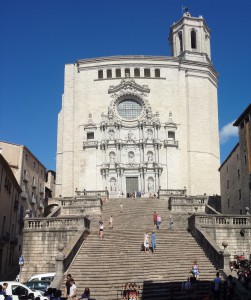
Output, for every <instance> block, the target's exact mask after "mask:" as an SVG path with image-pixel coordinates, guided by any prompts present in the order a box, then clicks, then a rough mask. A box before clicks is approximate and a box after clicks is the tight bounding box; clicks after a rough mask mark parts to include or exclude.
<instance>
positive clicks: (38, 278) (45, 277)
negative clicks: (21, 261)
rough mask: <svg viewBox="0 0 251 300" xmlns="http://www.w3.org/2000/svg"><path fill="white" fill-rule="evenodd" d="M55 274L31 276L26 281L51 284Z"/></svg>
mask: <svg viewBox="0 0 251 300" xmlns="http://www.w3.org/2000/svg"><path fill="white" fill-rule="evenodd" d="M54 276H55V273H44V274H36V275H33V276H32V277H31V278H30V279H29V280H28V281H41V280H45V281H50V282H52V281H53V279H54Z"/></svg>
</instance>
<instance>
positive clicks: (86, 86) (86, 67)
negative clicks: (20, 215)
mask: <svg viewBox="0 0 251 300" xmlns="http://www.w3.org/2000/svg"><path fill="white" fill-rule="evenodd" d="M210 38H211V32H210V29H209V28H208V26H207V24H206V21H205V20H204V19H203V17H202V16H200V17H198V18H197V17H192V16H191V15H190V13H189V12H186V13H185V14H184V15H183V17H182V18H181V19H180V20H179V21H178V22H176V23H174V24H173V25H172V26H171V28H170V36H169V40H170V47H171V50H172V56H170V57H166V56H144V55H133V56H112V57H98V58H93V59H81V60H78V61H76V63H73V64H68V65H66V66H65V83H64V94H63V97H62V109H61V111H60V113H59V115H58V138H57V170H56V173H57V179H56V196H62V197H72V196H73V195H74V192H75V190H76V189H78V190H83V189H88V190H104V189H107V190H108V191H109V193H110V196H111V197H116V196H117V195H118V194H119V193H122V192H123V193H124V194H129V193H130V192H134V191H144V193H145V194H147V195H148V194H149V193H156V192H157V191H158V189H159V188H160V187H161V188H162V189H183V188H184V187H185V188H186V189H187V192H188V194H190V195H198V194H204V193H206V194H219V193H220V178H219V172H218V168H219V166H220V158H219V135H218V99H217V86H218V82H217V77H218V74H217V72H216V71H215V69H214V66H213V64H212V62H211V49H210Z"/></svg>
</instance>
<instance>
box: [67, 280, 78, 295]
mask: <svg viewBox="0 0 251 300" xmlns="http://www.w3.org/2000/svg"><path fill="white" fill-rule="evenodd" d="M69 281H70V295H69V298H70V299H74V298H76V296H77V286H76V284H75V282H74V280H73V279H72V278H71V279H70V280H69Z"/></svg>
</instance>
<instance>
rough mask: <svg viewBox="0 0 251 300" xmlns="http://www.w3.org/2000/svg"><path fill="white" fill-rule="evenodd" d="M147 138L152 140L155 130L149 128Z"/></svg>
mask: <svg viewBox="0 0 251 300" xmlns="http://www.w3.org/2000/svg"><path fill="white" fill-rule="evenodd" d="M147 139H148V140H152V139H153V131H152V129H147Z"/></svg>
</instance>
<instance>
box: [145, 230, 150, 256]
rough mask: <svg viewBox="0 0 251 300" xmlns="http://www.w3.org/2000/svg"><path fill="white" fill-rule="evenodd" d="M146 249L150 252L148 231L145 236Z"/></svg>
mask: <svg viewBox="0 0 251 300" xmlns="http://www.w3.org/2000/svg"><path fill="white" fill-rule="evenodd" d="M144 248H145V252H146V251H148V250H149V235H148V231H146V233H145V235H144Z"/></svg>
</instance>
